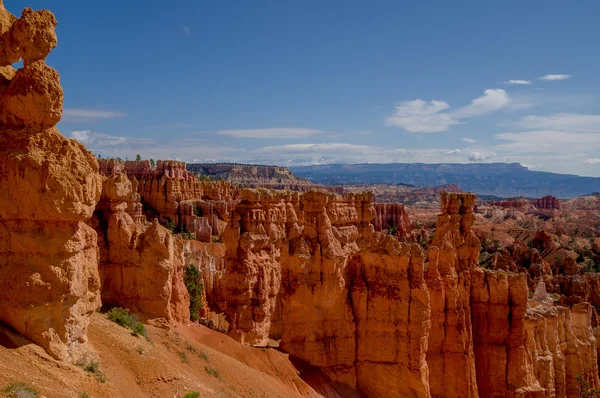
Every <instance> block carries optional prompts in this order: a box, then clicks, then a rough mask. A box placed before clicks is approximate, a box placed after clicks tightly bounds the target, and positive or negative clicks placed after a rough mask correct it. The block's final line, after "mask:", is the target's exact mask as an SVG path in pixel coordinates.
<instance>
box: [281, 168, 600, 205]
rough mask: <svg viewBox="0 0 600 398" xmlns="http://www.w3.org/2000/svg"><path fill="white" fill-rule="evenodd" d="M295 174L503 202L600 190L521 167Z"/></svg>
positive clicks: (592, 183)
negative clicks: (439, 189) (447, 189)
mask: <svg viewBox="0 0 600 398" xmlns="http://www.w3.org/2000/svg"><path fill="white" fill-rule="evenodd" d="M290 169H291V171H292V172H293V173H294V174H295V175H297V176H298V177H300V178H305V179H307V180H310V181H312V182H313V183H315V184H326V185H349V184H388V185H395V184H400V183H401V184H411V185H415V186H440V185H445V184H456V185H458V186H460V187H461V188H462V189H463V190H464V191H470V192H474V193H476V194H478V195H494V196H498V197H501V198H509V197H516V196H525V197H528V198H540V197H543V196H546V195H553V196H555V197H557V198H559V199H570V198H573V197H575V196H580V195H585V194H588V193H590V192H594V191H599V190H600V178H595V177H581V176H577V175H572V174H557V173H548V172H542V171H531V170H529V169H528V168H527V167H524V166H522V165H520V164H518V163H480V164H458V163H437V164H425V163H385V164H383V163H369V164H366V163H365V164H328V165H314V166H295V167H291V168H290Z"/></svg>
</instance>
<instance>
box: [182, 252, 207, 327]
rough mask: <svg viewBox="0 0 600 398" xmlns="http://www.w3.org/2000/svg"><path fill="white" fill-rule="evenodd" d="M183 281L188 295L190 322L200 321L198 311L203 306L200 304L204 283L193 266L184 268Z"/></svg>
mask: <svg viewBox="0 0 600 398" xmlns="http://www.w3.org/2000/svg"><path fill="white" fill-rule="evenodd" d="M183 280H184V282H185V287H186V288H187V291H188V294H189V295H190V320H192V321H194V322H195V321H197V320H198V319H200V309H201V308H202V307H203V306H204V304H203V303H202V290H204V281H203V279H202V275H201V274H200V271H199V270H198V268H196V267H195V266H194V264H190V265H188V266H187V267H185V270H184V277H183Z"/></svg>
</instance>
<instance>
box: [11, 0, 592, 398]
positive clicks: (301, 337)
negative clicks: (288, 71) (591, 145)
mask: <svg viewBox="0 0 600 398" xmlns="http://www.w3.org/2000/svg"><path fill="white" fill-rule="evenodd" d="M56 25H57V21H56V19H55V17H54V15H53V14H52V13H50V12H49V11H33V10H31V9H28V8H27V9H25V10H23V13H22V15H21V17H20V18H16V17H14V16H12V15H11V14H10V13H8V11H6V10H5V9H4V6H3V4H2V1H1V0H0V43H1V44H2V47H1V49H2V51H1V52H0V72H1V73H0V104H1V105H2V106H1V107H0V159H1V161H0V186H2V188H3V189H2V190H0V287H1V290H0V321H1V322H2V324H1V325H0V359H2V360H0V369H2V370H3V371H1V372H0V382H2V383H4V382H8V381H14V380H17V378H21V379H25V380H27V381H30V382H32V383H40V380H44V383H46V385H38V387H39V388H40V389H41V390H42V391H43V393H44V394H45V395H46V396H65V395H66V394H63V393H64V391H69V396H77V395H76V394H77V391H78V390H75V387H74V386H77V388H78V389H79V388H83V387H85V388H92V389H93V390H94V394H95V396H96V395H97V396H174V395H175V396H181V395H183V393H184V392H185V391H187V390H189V389H190V388H195V389H197V390H200V391H202V393H203V394H206V395H207V396H219V395H224V394H225V393H224V391H228V392H227V395H228V396H229V395H230V394H231V395H232V396H254V394H255V392H256V391H259V392H260V394H262V395H264V396H267V395H266V394H270V395H269V396H282V397H283V396H306V397H319V396H324V397H360V396H364V397H457V398H458V397H470V398H475V397H492V398H495V397H522V398H525V397H528V398H534V397H535V398H540V397H569V398H571V397H580V396H582V394H591V392H593V390H594V389H600V380H599V378H598V342H597V338H598V337H599V336H600V325H599V324H598V316H597V308H599V307H598V306H599V305H600V293H598V289H600V280H599V277H598V274H595V273H585V274H582V272H581V268H582V267H580V266H579V265H578V263H577V261H576V260H573V259H572V258H571V257H569V256H566V252H564V251H563V252H564V253H565V257H563V258H561V260H560V261H558V262H557V263H556V264H555V263H553V262H551V261H550V259H551V257H549V256H550V255H554V256H555V257H556V256H557V254H556V253H557V252H559V251H560V250H561V249H564V247H562V246H561V244H560V242H558V241H555V240H554V236H553V235H551V234H553V232H556V231H553V230H552V229H549V231H550V232H546V231H544V230H539V231H538V230H536V231H535V234H534V235H533V236H531V237H530V239H529V240H530V241H531V247H525V248H524V247H523V244H521V243H519V242H520V241H519V240H518V239H516V238H515V237H513V236H512V235H510V231H509V229H510V228H507V229H505V230H503V229H502V228H500V229H499V230H498V231H497V232H498V235H493V236H494V237H493V240H495V239H496V236H499V239H507V242H506V243H507V245H506V246H507V247H506V248H505V247H497V245H496V244H495V243H494V245H495V248H494V250H492V249H490V247H489V242H488V241H487V240H488V239H490V236H491V233H492V232H494V233H495V232H496V230H495V229H494V230H492V229H491V228H492V226H491V225H490V220H491V219H497V220H498V223H497V224H498V225H501V224H500V218H502V220H508V221H510V222H513V221H514V222H517V221H522V220H523V219H526V220H530V218H528V217H533V215H535V216H536V217H537V216H540V215H541V216H547V217H560V216H561V214H562V216H563V217H566V214H563V213H560V212H561V211H568V210H569V209H572V208H573V206H579V207H578V208H581V206H583V204H582V203H579V202H577V203H575V202H572V203H569V202H567V203H561V202H560V201H558V200H557V199H556V198H553V197H546V198H543V199H541V200H535V201H529V200H515V201H504V202H501V203H480V204H478V203H477V198H476V196H475V195H474V194H472V193H465V192H462V191H461V190H460V188H459V187H452V190H453V191H454V192H447V191H442V190H436V189H425V190H424V191H423V192H424V193H423V194H424V195H428V197H434V198H435V200H439V207H438V208H437V209H435V210H433V211H432V212H431V214H434V215H433V219H432V222H431V224H430V226H429V227H428V226H427V225H424V226H417V225H416V223H414V221H413V220H411V217H412V215H411V213H410V209H407V208H406V207H405V206H404V205H403V204H399V203H394V202H393V201H391V202H390V201H388V200H384V201H381V202H380V201H376V198H375V194H374V193H373V192H372V191H363V190H359V189H352V191H351V192H346V193H344V194H341V192H343V191H341V190H339V189H338V188H332V189H324V188H320V187H318V186H315V185H314V184H312V183H309V182H306V181H304V180H301V179H296V177H294V176H293V175H292V174H291V173H289V170H288V169H285V168H268V167H266V166H247V165H242V166H239V165H233V166H223V165H212V166H208V165H205V166H203V168H202V169H199V170H194V169H193V168H190V167H189V165H186V164H185V163H184V162H179V161H173V160H164V161H163V160H159V161H157V162H156V163H154V162H151V161H149V160H136V161H125V162H123V161H120V160H117V159H96V158H95V157H94V156H93V155H92V154H91V153H90V152H89V151H87V150H86V149H85V147H84V146H83V145H81V144H80V143H78V142H77V141H75V140H72V139H67V138H65V137H63V136H62V135H61V134H60V133H59V132H58V129H57V128H56V124H57V123H58V122H59V120H60V119H61V115H62V106H63V100H64V98H63V97H64V94H63V91H62V88H61V86H60V79H59V75H58V73H57V72H56V71H55V70H54V69H52V68H50V67H49V66H48V65H46V64H45V62H44V60H45V58H46V57H47V55H48V54H49V53H50V51H51V50H52V49H53V48H54V47H56V45H57V39H56V34H55V27H56ZM19 59H22V60H23V66H22V67H21V68H20V69H18V70H17V69H15V68H14V67H13V66H12V65H13V64H14V63H16V62H17V61H18V60H19ZM211 167H212V169H211ZM249 168H250V170H249ZM209 169H210V170H212V171H211V173H213V174H214V175H219V173H235V174H236V175H245V174H249V175H250V176H251V177H248V180H244V181H237V182H236V181H233V182H232V181H225V180H221V179H215V178H203V177H202V175H207V170H209ZM198 173H200V174H198ZM272 173H275V174H272ZM208 174H210V173H208ZM278 175H281V176H285V177H286V178H287V180H285V181H284V180H282V181H281V182H277V183H276V184H273V183H272V182H271V181H272V178H273V176H275V178H279V177H277V176H278ZM240 178H242V177H240ZM282 178H283V177H282ZM278 184H281V186H280V185H278ZM244 185H246V187H244ZM248 185H252V186H256V188H250V187H248ZM273 188H283V189H273ZM384 199H385V198H384ZM586 200H587V199H586ZM585 203H586V206H589V207H590V209H591V210H589V211H594V209H595V206H596V205H597V203H596V202H594V203H592V202H589V203H588V202H587V201H586V202H585ZM431 214H430V215H431ZM573 214H576V215H577V213H573ZM585 214H587V213H581V214H580V216H581V218H582V219H583V218H585ZM507 216H508V217H507ZM588 218H589V217H588ZM424 224H427V223H424ZM494 225H496V224H494ZM427 228H430V230H429V231H428V230H427ZM494 228H495V227H494ZM590 228H593V227H592V226H590ZM522 230H523V229H521V231H522ZM532 230H533V228H532ZM532 230H530V231H529V232H532ZM511 239H512V240H511ZM529 240H528V241H527V242H529ZM508 241H510V242H508ZM509 243H510V245H509ZM509 246H510V247H509ZM599 247H600V242H598V241H597V240H596V241H593V242H591V243H590V250H591V251H592V252H594V253H596V252H598V250H599ZM482 248H483V251H484V252H485V253H487V255H489V257H486V255H484V256H483V257H482ZM563 252H561V253H563ZM569 259H570V260H569ZM482 260H485V261H482ZM526 260H527V261H526ZM188 267H195V268H196V269H198V271H199V272H200V274H201V275H202V285H203V292H202V296H201V301H202V304H203V305H202V309H201V312H200V316H201V323H202V325H208V326H210V328H212V329H215V330H218V331H221V332H224V333H225V334H226V335H225V334H222V333H218V332H215V331H212V330H210V328H207V327H204V326H202V325H200V324H198V323H196V322H192V321H191V319H190V315H191V313H190V294H189V292H188V288H187V287H186V277H185V273H186V270H187V269H189V268H188ZM114 307H123V308H127V309H128V310H129V311H131V312H132V313H134V314H135V315H137V316H138V317H139V319H141V321H142V322H143V323H145V324H146V325H147V326H148V331H149V332H148V334H147V335H146V338H147V339H144V338H143V337H139V336H134V335H131V333H129V332H128V331H127V330H126V329H124V328H121V327H120V326H118V325H116V324H113V323H111V322H109V321H108V320H107V319H106V317H105V316H104V315H103V314H101V313H98V312H97V311H100V312H102V311H104V310H105V309H109V308H114ZM199 346H202V347H203V348H201V349H202V350H205V351H199V348H196V347H199ZM134 347H136V348H134ZM134 350H135V351H137V353H136V352H135V351H134ZM148 352H149V353H150V354H147V355H146V354H145V353H148ZM207 352H208V353H209V354H210V357H209V354H207ZM182 353H183V354H182ZM136 355H139V357H136ZM144 355H146V356H144ZM188 355H189V357H188ZM132 358H139V361H144V366H146V367H148V368H149V369H145V368H144V366H142V365H140V364H139V363H137V362H136V361H134V360H133V359H132ZM97 359H100V360H101V361H102V366H103V367H104V368H105V369H106V371H107V373H108V375H109V379H108V381H106V380H105V382H104V383H103V382H102V380H100V379H98V380H94V379H93V378H92V377H91V376H90V377H87V376H86V374H85V373H84V372H85V371H86V370H85V369H80V368H79V367H77V366H78V364H80V363H81V360H86V361H94V360H97ZM5 363H9V364H10V365H4V364H5ZM217 366H218V367H219V369H218V370H217V369H216V368H215V367H217ZM20 367H23V368H26V369H30V371H31V372H32V373H36V374H37V376H36V377H31V378H29V379H28V377H30V376H29V375H28V374H26V373H20V372H19V370H20ZM40 369H46V372H45V375H44V376H41V373H44V372H40ZM174 369H176V370H174ZM219 371H220V372H221V373H219ZM220 374H222V375H223V376H222V379H221V378H220V377H221V376H219V375H220ZM48 375H50V376H48ZM134 375H135V376H134ZM231 387H235V388H231ZM127 391H130V393H128V392H127ZM217 391H218V393H217ZM128 394H129V395H128ZM588 396H590V395H588Z"/></svg>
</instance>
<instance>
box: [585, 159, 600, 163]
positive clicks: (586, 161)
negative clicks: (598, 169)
mask: <svg viewBox="0 0 600 398" xmlns="http://www.w3.org/2000/svg"><path fill="white" fill-rule="evenodd" d="M583 163H585V164H597V163H600V159H598V158H591V159H587V160H584V161H583Z"/></svg>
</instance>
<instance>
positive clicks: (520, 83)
mask: <svg viewBox="0 0 600 398" xmlns="http://www.w3.org/2000/svg"><path fill="white" fill-rule="evenodd" d="M506 83H507V84H518V85H527V86H528V85H531V80H520V79H516V80H513V79H511V80H509V81H507V82H506Z"/></svg>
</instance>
